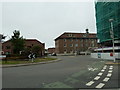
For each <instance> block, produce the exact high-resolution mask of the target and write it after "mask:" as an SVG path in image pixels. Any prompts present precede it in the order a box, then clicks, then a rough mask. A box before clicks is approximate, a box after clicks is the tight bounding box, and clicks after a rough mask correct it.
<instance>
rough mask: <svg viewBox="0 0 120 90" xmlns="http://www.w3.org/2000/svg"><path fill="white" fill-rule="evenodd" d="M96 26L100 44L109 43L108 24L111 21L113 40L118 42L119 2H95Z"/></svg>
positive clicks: (119, 34)
mask: <svg viewBox="0 0 120 90" xmlns="http://www.w3.org/2000/svg"><path fill="white" fill-rule="evenodd" d="M95 10H96V26H97V37H98V39H100V43H102V42H106V41H111V40H112V39H111V37H110V30H111V26H110V22H109V19H113V20H114V21H113V31H114V38H115V40H120V1H119V2H96V3H95Z"/></svg>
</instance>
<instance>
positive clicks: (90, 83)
mask: <svg viewBox="0 0 120 90" xmlns="http://www.w3.org/2000/svg"><path fill="white" fill-rule="evenodd" d="M93 83H94V81H90V82H88V83H87V84H86V85H87V86H91V85H92V84H93Z"/></svg>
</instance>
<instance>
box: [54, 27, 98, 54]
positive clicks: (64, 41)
mask: <svg viewBox="0 0 120 90" xmlns="http://www.w3.org/2000/svg"><path fill="white" fill-rule="evenodd" d="M92 47H97V37H96V34H95V33H89V32H88V29H86V33H68V32H65V33H63V34H62V35H60V36H59V37H57V38H56V39H55V49H56V53H58V54H63V53H75V52H76V53H80V52H83V51H86V50H88V49H89V48H92Z"/></svg>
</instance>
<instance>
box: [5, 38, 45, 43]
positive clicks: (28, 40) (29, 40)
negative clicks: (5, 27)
mask: <svg viewBox="0 0 120 90" xmlns="http://www.w3.org/2000/svg"><path fill="white" fill-rule="evenodd" d="M9 41H10V40H8V41H5V42H3V43H7V42H9ZM25 41H27V42H31V41H37V42H39V43H41V42H40V41H38V40H37V39H25ZM41 44H44V43H41Z"/></svg>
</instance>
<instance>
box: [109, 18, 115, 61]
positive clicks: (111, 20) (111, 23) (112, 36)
mask: <svg viewBox="0 0 120 90" xmlns="http://www.w3.org/2000/svg"><path fill="white" fill-rule="evenodd" d="M113 21H114V20H113V19H109V22H110V25H111V30H110V34H111V35H110V36H111V38H112V44H113V58H114V62H115V49H114V47H115V45H114V32H113Z"/></svg>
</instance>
